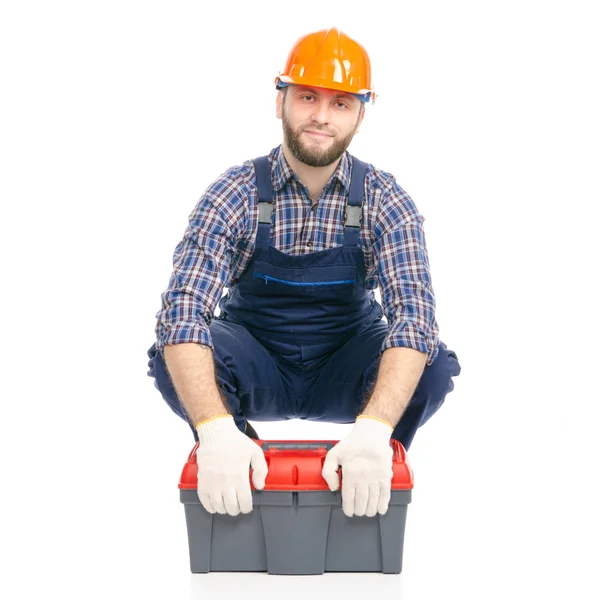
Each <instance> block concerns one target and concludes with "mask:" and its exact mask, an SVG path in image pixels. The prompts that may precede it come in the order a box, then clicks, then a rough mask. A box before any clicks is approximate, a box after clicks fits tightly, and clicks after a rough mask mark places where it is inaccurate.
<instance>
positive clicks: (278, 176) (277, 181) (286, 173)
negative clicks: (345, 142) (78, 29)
mask: <svg viewBox="0 0 600 600" xmlns="http://www.w3.org/2000/svg"><path fill="white" fill-rule="evenodd" d="M273 162H274V163H275V164H274V169H273V189H274V190H275V191H277V192H278V191H279V190H281V188H283V186H284V185H285V184H286V183H287V182H288V181H289V180H290V179H291V178H292V177H296V179H297V176H296V174H295V173H294V171H293V170H292V168H291V167H290V165H289V164H288V161H287V160H286V159H285V156H284V155H283V148H282V146H281V145H280V146H278V147H277V148H276V149H275V151H274V154H273ZM336 179H337V180H338V181H339V182H340V184H341V185H342V188H343V189H344V190H348V189H349V185H350V155H349V154H348V152H344V154H342V158H341V159H340V162H339V163H338V166H337V167H336V169H335V171H334V172H333V175H332V176H331V179H330V180H329V181H328V182H327V185H326V186H325V187H326V188H327V187H329V186H330V185H331V184H332V183H333V181H334V180H336Z"/></svg>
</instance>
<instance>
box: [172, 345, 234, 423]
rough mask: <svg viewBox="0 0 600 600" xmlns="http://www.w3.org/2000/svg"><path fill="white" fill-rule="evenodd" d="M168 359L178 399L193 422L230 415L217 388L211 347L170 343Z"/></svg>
mask: <svg viewBox="0 0 600 600" xmlns="http://www.w3.org/2000/svg"><path fill="white" fill-rule="evenodd" d="M164 356H165V363H166V365H167V369H168V371H169V375H170V376H171V380H172V381H173V385H174V387H175V391H176V392H177V396H178V397H179V400H180V401H181V404H182V405H183V407H184V408H185V410H186V412H187V414H188V415H189V417H190V419H191V421H192V422H193V423H198V422H199V421H204V420H205V419H208V418H210V417H213V416H215V415H218V414H225V413H228V412H229V411H228V410H227V408H226V406H225V403H224V401H223V399H222V397H221V394H220V393H219V388H218V387H217V382H216V378H215V367H214V362H213V357H212V350H211V349H210V348H209V347H208V346H205V345H202V344H195V343H192V344H187V343H184V344H170V345H167V346H165V347H164Z"/></svg>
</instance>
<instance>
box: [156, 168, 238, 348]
mask: <svg viewBox="0 0 600 600" xmlns="http://www.w3.org/2000/svg"><path fill="white" fill-rule="evenodd" d="M246 223H247V213H246V211H245V210H244V202H243V190H242V188H241V187H240V185H239V182H237V181H236V179H235V177H234V176H233V175H232V174H231V173H229V172H228V173H226V174H224V175H223V176H221V177H220V178H219V179H217V180H216V181H215V182H214V183H213V184H212V185H211V186H210V187H209V188H208V189H207V190H206V192H205V193H204V194H203V196H202V197H201V198H200V200H199V201H198V203H197V205H196V207H195V208H194V210H193V211H192V213H191V214H190V217H189V224H188V226H187V228H186V230H185V233H184V235H183V239H182V240H181V241H180V242H179V244H178V245H177V247H176V248H175V252H174V254H173V271H172V274H171V277H170V279H169V284H168V286H167V289H166V290H165V291H164V292H163V294H162V295H161V300H162V306H161V309H160V310H159V311H158V312H157V313H156V319H157V323H156V329H155V332H156V347H157V349H158V350H162V349H163V348H164V346H165V345H167V344H181V343H189V342H193V343H198V344H203V345H206V346H209V347H210V348H211V349H213V350H214V346H213V343H212V338H211V335H210V330H209V325H210V322H211V321H212V318H213V315H214V310H215V308H216V305H217V303H218V301H219V299H220V298H221V294H222V291H223V288H224V287H226V286H227V285H228V283H229V281H228V280H229V272H230V265H231V260H232V256H233V255H234V251H235V247H236V243H237V241H236V240H237V238H238V236H239V235H240V232H241V229H243V228H244V226H245V224H246Z"/></svg>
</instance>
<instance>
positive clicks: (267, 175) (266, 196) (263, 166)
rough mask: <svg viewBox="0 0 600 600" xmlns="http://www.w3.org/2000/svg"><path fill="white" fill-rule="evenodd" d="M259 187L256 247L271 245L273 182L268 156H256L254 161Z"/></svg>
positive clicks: (257, 185)
mask: <svg viewBox="0 0 600 600" xmlns="http://www.w3.org/2000/svg"><path fill="white" fill-rule="evenodd" d="M252 162H253V163H254V170H255V172H256V187H257V188H258V233H257V235H256V247H257V248H258V247H259V246H262V247H265V246H268V245H269V238H270V235H271V215H272V214H273V184H272V182H271V165H270V164H269V157H268V156H261V157H260V158H255V159H254V160H253V161H252Z"/></svg>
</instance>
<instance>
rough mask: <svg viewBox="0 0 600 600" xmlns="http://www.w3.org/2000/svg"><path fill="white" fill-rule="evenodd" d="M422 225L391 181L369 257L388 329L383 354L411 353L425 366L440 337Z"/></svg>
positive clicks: (382, 205)
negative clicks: (423, 358)
mask: <svg viewBox="0 0 600 600" xmlns="http://www.w3.org/2000/svg"><path fill="white" fill-rule="evenodd" d="M423 221H424V218H423V217H422V216H421V215H420V214H419V212H418V210H417V208H416V207H415V205H414V203H413V201H412V200H411V198H410V197H409V196H408V194H407V193H406V192H405V191H404V190H403V189H402V188H401V187H400V186H399V185H398V184H397V183H396V182H395V181H394V182H393V185H392V186H391V188H390V189H389V190H388V191H387V193H385V195H384V198H383V199H382V202H381V209H380V211H379V215H378V218H377V222H376V227H375V242H374V244H373V252H374V257H375V261H376V265H377V271H378V276H379V283H380V286H381V297H382V303H383V309H384V312H385V316H386V319H387V322H388V325H389V333H388V336H387V338H386V340H385V341H384V345H383V349H384V350H386V349H387V348H394V347H405V348H413V349H414V350H418V351H419V352H423V353H425V354H427V365H430V364H431V363H432V362H433V361H434V360H435V358H436V357H437V354H438V343H439V337H438V333H439V331H438V325H437V322H436V318H435V308H436V300H435V295H434V292H433V288H432V285H431V274H430V268H429V259H428V256H427V247H426V242H425V234H424V230H423Z"/></svg>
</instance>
